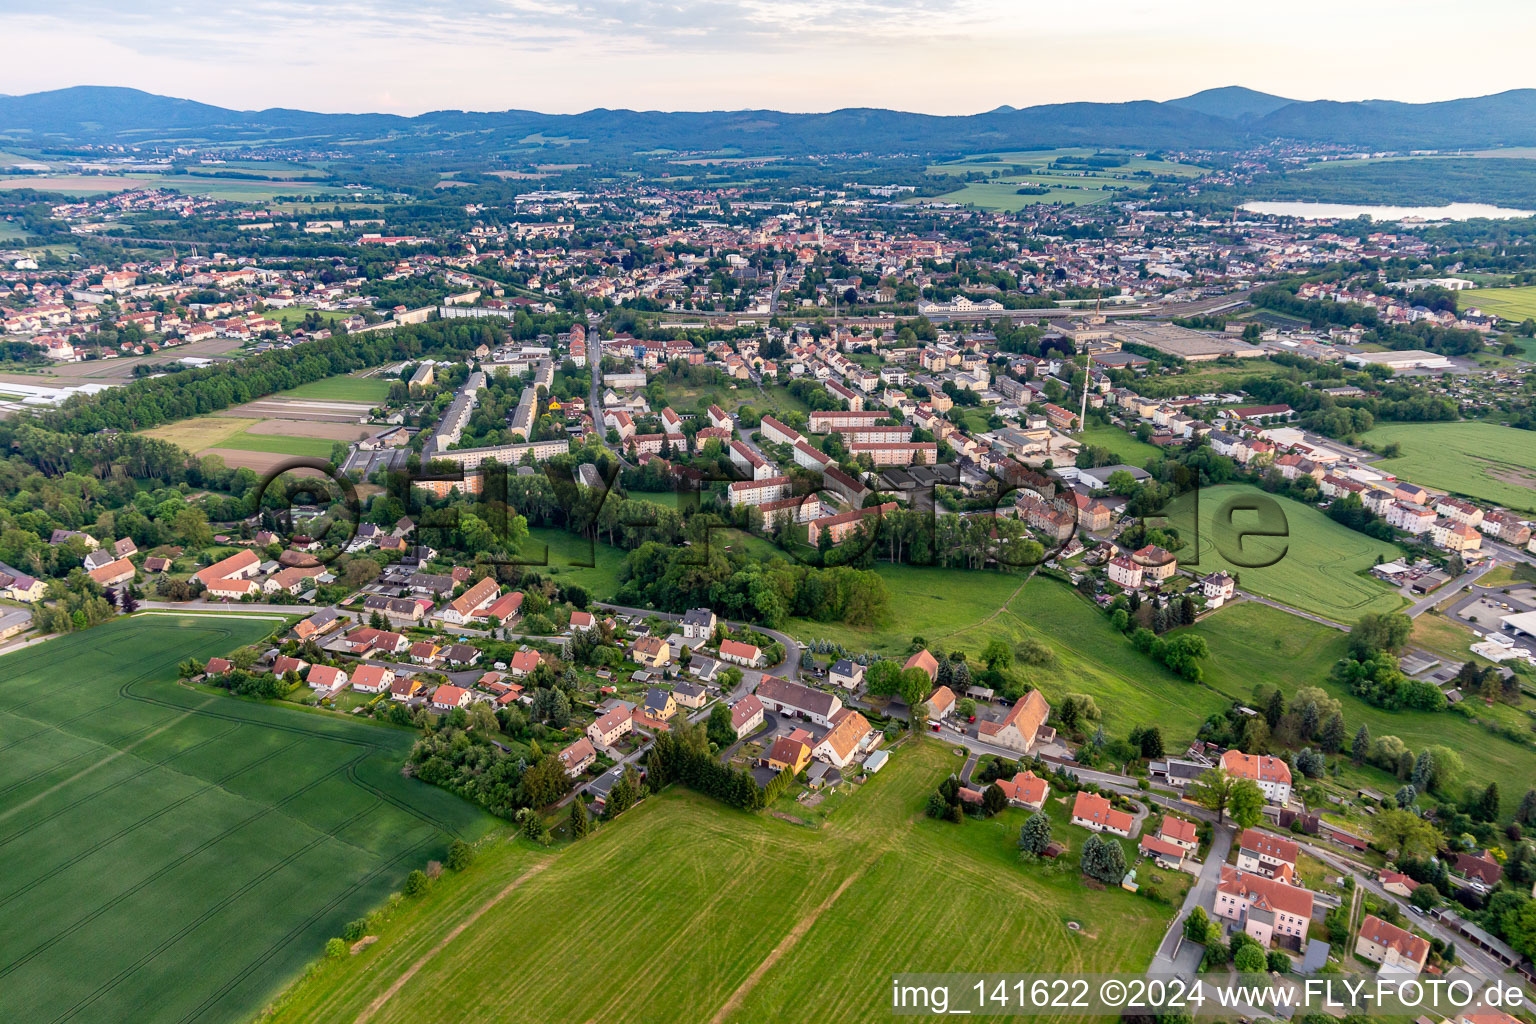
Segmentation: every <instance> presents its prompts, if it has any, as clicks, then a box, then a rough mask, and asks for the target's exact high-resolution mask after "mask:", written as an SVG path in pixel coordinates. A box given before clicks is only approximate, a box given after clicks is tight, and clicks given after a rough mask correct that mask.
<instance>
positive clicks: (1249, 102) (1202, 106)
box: [1168, 85, 1295, 120]
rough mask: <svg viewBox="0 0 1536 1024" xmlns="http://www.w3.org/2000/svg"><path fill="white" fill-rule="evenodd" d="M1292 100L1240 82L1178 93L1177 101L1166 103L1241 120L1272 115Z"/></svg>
mask: <svg viewBox="0 0 1536 1024" xmlns="http://www.w3.org/2000/svg"><path fill="white" fill-rule="evenodd" d="M1294 102H1295V100H1288V99H1286V98H1285V97H1284V96H1274V95H1271V94H1270V93H1267V92H1258V91H1256V90H1253V89H1245V88H1243V87H1242V86H1240V85H1228V86H1224V87H1223V88H1220V89H1204V90H1202V91H1200V92H1197V93H1194V94H1193V95H1190V96H1181V97H1179V98H1178V99H1176V100H1169V101H1168V105H1169V106H1173V107H1183V108H1185V109H1186V110H1198V111H1199V112H1200V113H1202V114H1210V115H1211V116H1212V117H1225V118H1231V119H1233V120H1244V119H1247V118H1256V117H1263V116H1264V115H1266V114H1272V113H1274V112H1275V111H1277V110H1279V109H1280V108H1281V107H1283V106H1285V105H1286V104H1288V103H1294Z"/></svg>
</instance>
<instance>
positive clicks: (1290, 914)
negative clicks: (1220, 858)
mask: <svg viewBox="0 0 1536 1024" xmlns="http://www.w3.org/2000/svg"><path fill="white" fill-rule="evenodd" d="M1211 909H1212V912H1213V913H1214V914H1215V916H1217V917H1219V918H1222V919H1223V920H1227V921H1232V922H1234V923H1236V924H1237V925H1238V926H1239V927H1241V928H1242V929H1243V931H1245V932H1247V933H1248V934H1249V935H1251V936H1253V937H1254V938H1255V939H1257V940H1258V941H1259V943H1260V945H1263V946H1272V945H1275V944H1277V943H1278V944H1280V945H1285V946H1289V947H1291V948H1293V949H1299V948H1300V947H1301V944H1302V941H1303V940H1304V939H1305V938H1306V934H1307V926H1308V925H1309V924H1310V923H1311V921H1312V893H1310V892H1308V891H1307V890H1306V889H1303V888H1301V887H1300V886H1298V885H1289V884H1287V883H1285V882H1282V881H1280V880H1278V879H1275V878H1265V877H1264V876H1263V875H1250V874H1248V873H1247V872H1244V871H1239V870H1238V869H1237V868H1234V867H1232V866H1230V865H1227V864H1223V865H1222V867H1221V880H1220V881H1219V882H1218V883H1217V884H1216V901H1215V905H1214V906H1213V907H1212V908H1211Z"/></svg>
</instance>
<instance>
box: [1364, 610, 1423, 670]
mask: <svg viewBox="0 0 1536 1024" xmlns="http://www.w3.org/2000/svg"><path fill="white" fill-rule="evenodd" d="M1412 630H1413V620H1412V619H1410V618H1409V617H1408V616H1406V615H1404V614H1403V613H1402V612H1370V613H1368V614H1366V615H1363V616H1361V617H1360V621H1358V622H1356V623H1355V625H1354V628H1352V629H1351V630H1350V631H1349V653H1350V654H1351V655H1352V656H1353V657H1354V658H1355V659H1356V660H1358V661H1364V660H1365V659H1367V658H1369V657H1370V656H1371V655H1373V654H1377V653H1380V652H1382V651H1385V652H1387V653H1388V654H1401V653H1402V652H1403V645H1404V644H1406V643H1407V642H1408V634H1409V633H1410V632H1412Z"/></svg>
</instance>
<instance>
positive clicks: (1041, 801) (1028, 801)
mask: <svg viewBox="0 0 1536 1024" xmlns="http://www.w3.org/2000/svg"><path fill="white" fill-rule="evenodd" d="M997 788H998V789H1001V790H1002V791H1003V793H1004V795H1006V796H1007V797H1008V802H1009V803H1010V804H1012V805H1013V806H1014V807H1026V808H1028V809H1029V810H1031V811H1038V810H1040V809H1041V808H1042V807H1044V806H1045V801H1046V798H1047V797H1049V796H1050V795H1051V788H1050V786H1049V785H1047V784H1046V781H1045V780H1044V779H1042V778H1040V776H1038V775H1036V774H1035V773H1034V772H1032V771H1027V770H1026V771H1022V772H1016V773H1015V774H1014V776H1013V778H1011V779H998V780H997Z"/></svg>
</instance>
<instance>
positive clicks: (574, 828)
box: [571, 794, 592, 839]
mask: <svg viewBox="0 0 1536 1024" xmlns="http://www.w3.org/2000/svg"><path fill="white" fill-rule="evenodd" d="M591 831H592V822H591V819H589V818H588V817H587V805H586V804H584V803H582V801H581V796H580V795H579V794H578V795H577V797H576V799H575V800H572V801H571V838H572V839H580V838H582V837H583V836H585V835H586V834H587V833H588V832H591Z"/></svg>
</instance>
